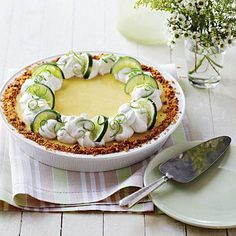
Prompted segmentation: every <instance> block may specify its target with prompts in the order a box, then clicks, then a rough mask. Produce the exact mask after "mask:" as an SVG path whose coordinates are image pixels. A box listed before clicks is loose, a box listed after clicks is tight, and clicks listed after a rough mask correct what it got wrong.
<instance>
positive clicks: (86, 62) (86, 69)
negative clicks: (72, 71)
mask: <svg viewBox="0 0 236 236" xmlns="http://www.w3.org/2000/svg"><path fill="white" fill-rule="evenodd" d="M79 57H80V58H81V60H82V64H83V67H82V71H83V77H84V78H85V79H88V78H89V76H90V74H91V71H92V67H93V58H92V56H91V55H90V54H89V53H82V54H80V55H79Z"/></svg>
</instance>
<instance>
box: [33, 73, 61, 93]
mask: <svg viewBox="0 0 236 236" xmlns="http://www.w3.org/2000/svg"><path fill="white" fill-rule="evenodd" d="M34 82H35V83H41V84H44V85H46V86H48V87H49V88H50V89H51V90H52V91H53V92H55V91H57V90H59V89H60V88H61V86H62V80H61V79H58V78H57V77H56V76H54V75H53V74H52V73H50V72H49V71H45V72H43V73H41V74H40V75H38V76H35V77H34Z"/></svg>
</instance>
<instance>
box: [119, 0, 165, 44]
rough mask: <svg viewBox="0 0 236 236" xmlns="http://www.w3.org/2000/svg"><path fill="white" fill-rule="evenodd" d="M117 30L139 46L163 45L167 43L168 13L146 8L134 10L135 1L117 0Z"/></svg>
mask: <svg viewBox="0 0 236 236" xmlns="http://www.w3.org/2000/svg"><path fill="white" fill-rule="evenodd" d="M116 2H117V5H116V7H117V8H116V11H117V12H116V13H117V29H118V30H119V32H120V33H121V34H122V35H123V36H125V37H126V38H128V39H129V40H132V41H135V42H138V43H141V44H149V45H156V44H164V43H166V42H167V30H166V29H167V27H166V25H167V19H168V16H169V13H167V12H164V11H154V10H150V9H149V8H147V7H139V8H134V5H135V2H136V0H117V1H116Z"/></svg>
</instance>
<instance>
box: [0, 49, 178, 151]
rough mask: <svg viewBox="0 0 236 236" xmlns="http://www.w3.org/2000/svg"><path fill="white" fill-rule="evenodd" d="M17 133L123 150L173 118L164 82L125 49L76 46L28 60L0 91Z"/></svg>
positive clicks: (70, 146)
mask: <svg viewBox="0 0 236 236" xmlns="http://www.w3.org/2000/svg"><path fill="white" fill-rule="evenodd" d="M2 109H3V112H4V114H5V116H6V118H7V121H8V123H10V124H11V125H12V126H13V127H14V128H15V129H17V131H18V133H20V134H22V135H24V136H25V138H27V139H30V140H33V141H34V142H36V143H38V144H39V145H42V146H44V147H46V148H47V149H50V150H58V151H64V152H69V153H78V154H93V155H97V154H107V153H113V152H119V151H128V150H129V149H133V148H135V147H138V146H141V145H142V144H144V143H147V142H148V141H150V140H152V139H158V136H159V135H160V134H161V133H162V132H163V131H164V130H166V129H167V128H168V126H169V125H170V124H172V123H174V122H175V121H176V119H177V114H178V98H177V96H176V91H175V89H174V87H173V86H172V85H171V82H170V81H168V80H165V78H164V77H163V76H162V75H161V74H160V73H159V71H157V70H156V69H154V68H153V67H150V66H147V65H144V64H141V63H140V62H139V61H138V60H137V59H135V58H133V57H130V56H119V55H116V54H105V53H104V54H96V55H90V54H89V53H76V52H74V51H70V52H69V53H67V54H65V55H62V56H60V57H58V58H56V59H54V60H51V61H47V62H41V63H39V64H36V65H35V64H34V65H32V66H29V67H27V68H26V69H25V71H24V73H23V74H21V75H20V76H18V77H17V78H15V80H14V81H13V82H11V83H10V84H9V85H8V87H7V88H6V89H5V91H4V93H3V96H2Z"/></svg>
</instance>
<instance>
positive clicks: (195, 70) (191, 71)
mask: <svg viewBox="0 0 236 236" xmlns="http://www.w3.org/2000/svg"><path fill="white" fill-rule="evenodd" d="M205 58H206V56H205V55H204V56H203V57H202V58H201V60H199V63H198V64H197V63H196V59H195V67H194V68H193V69H192V70H190V71H189V72H188V73H189V74H190V75H191V74H193V73H194V72H197V70H198V69H199V67H200V66H201V65H202V63H203V61H204V60H205Z"/></svg>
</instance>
